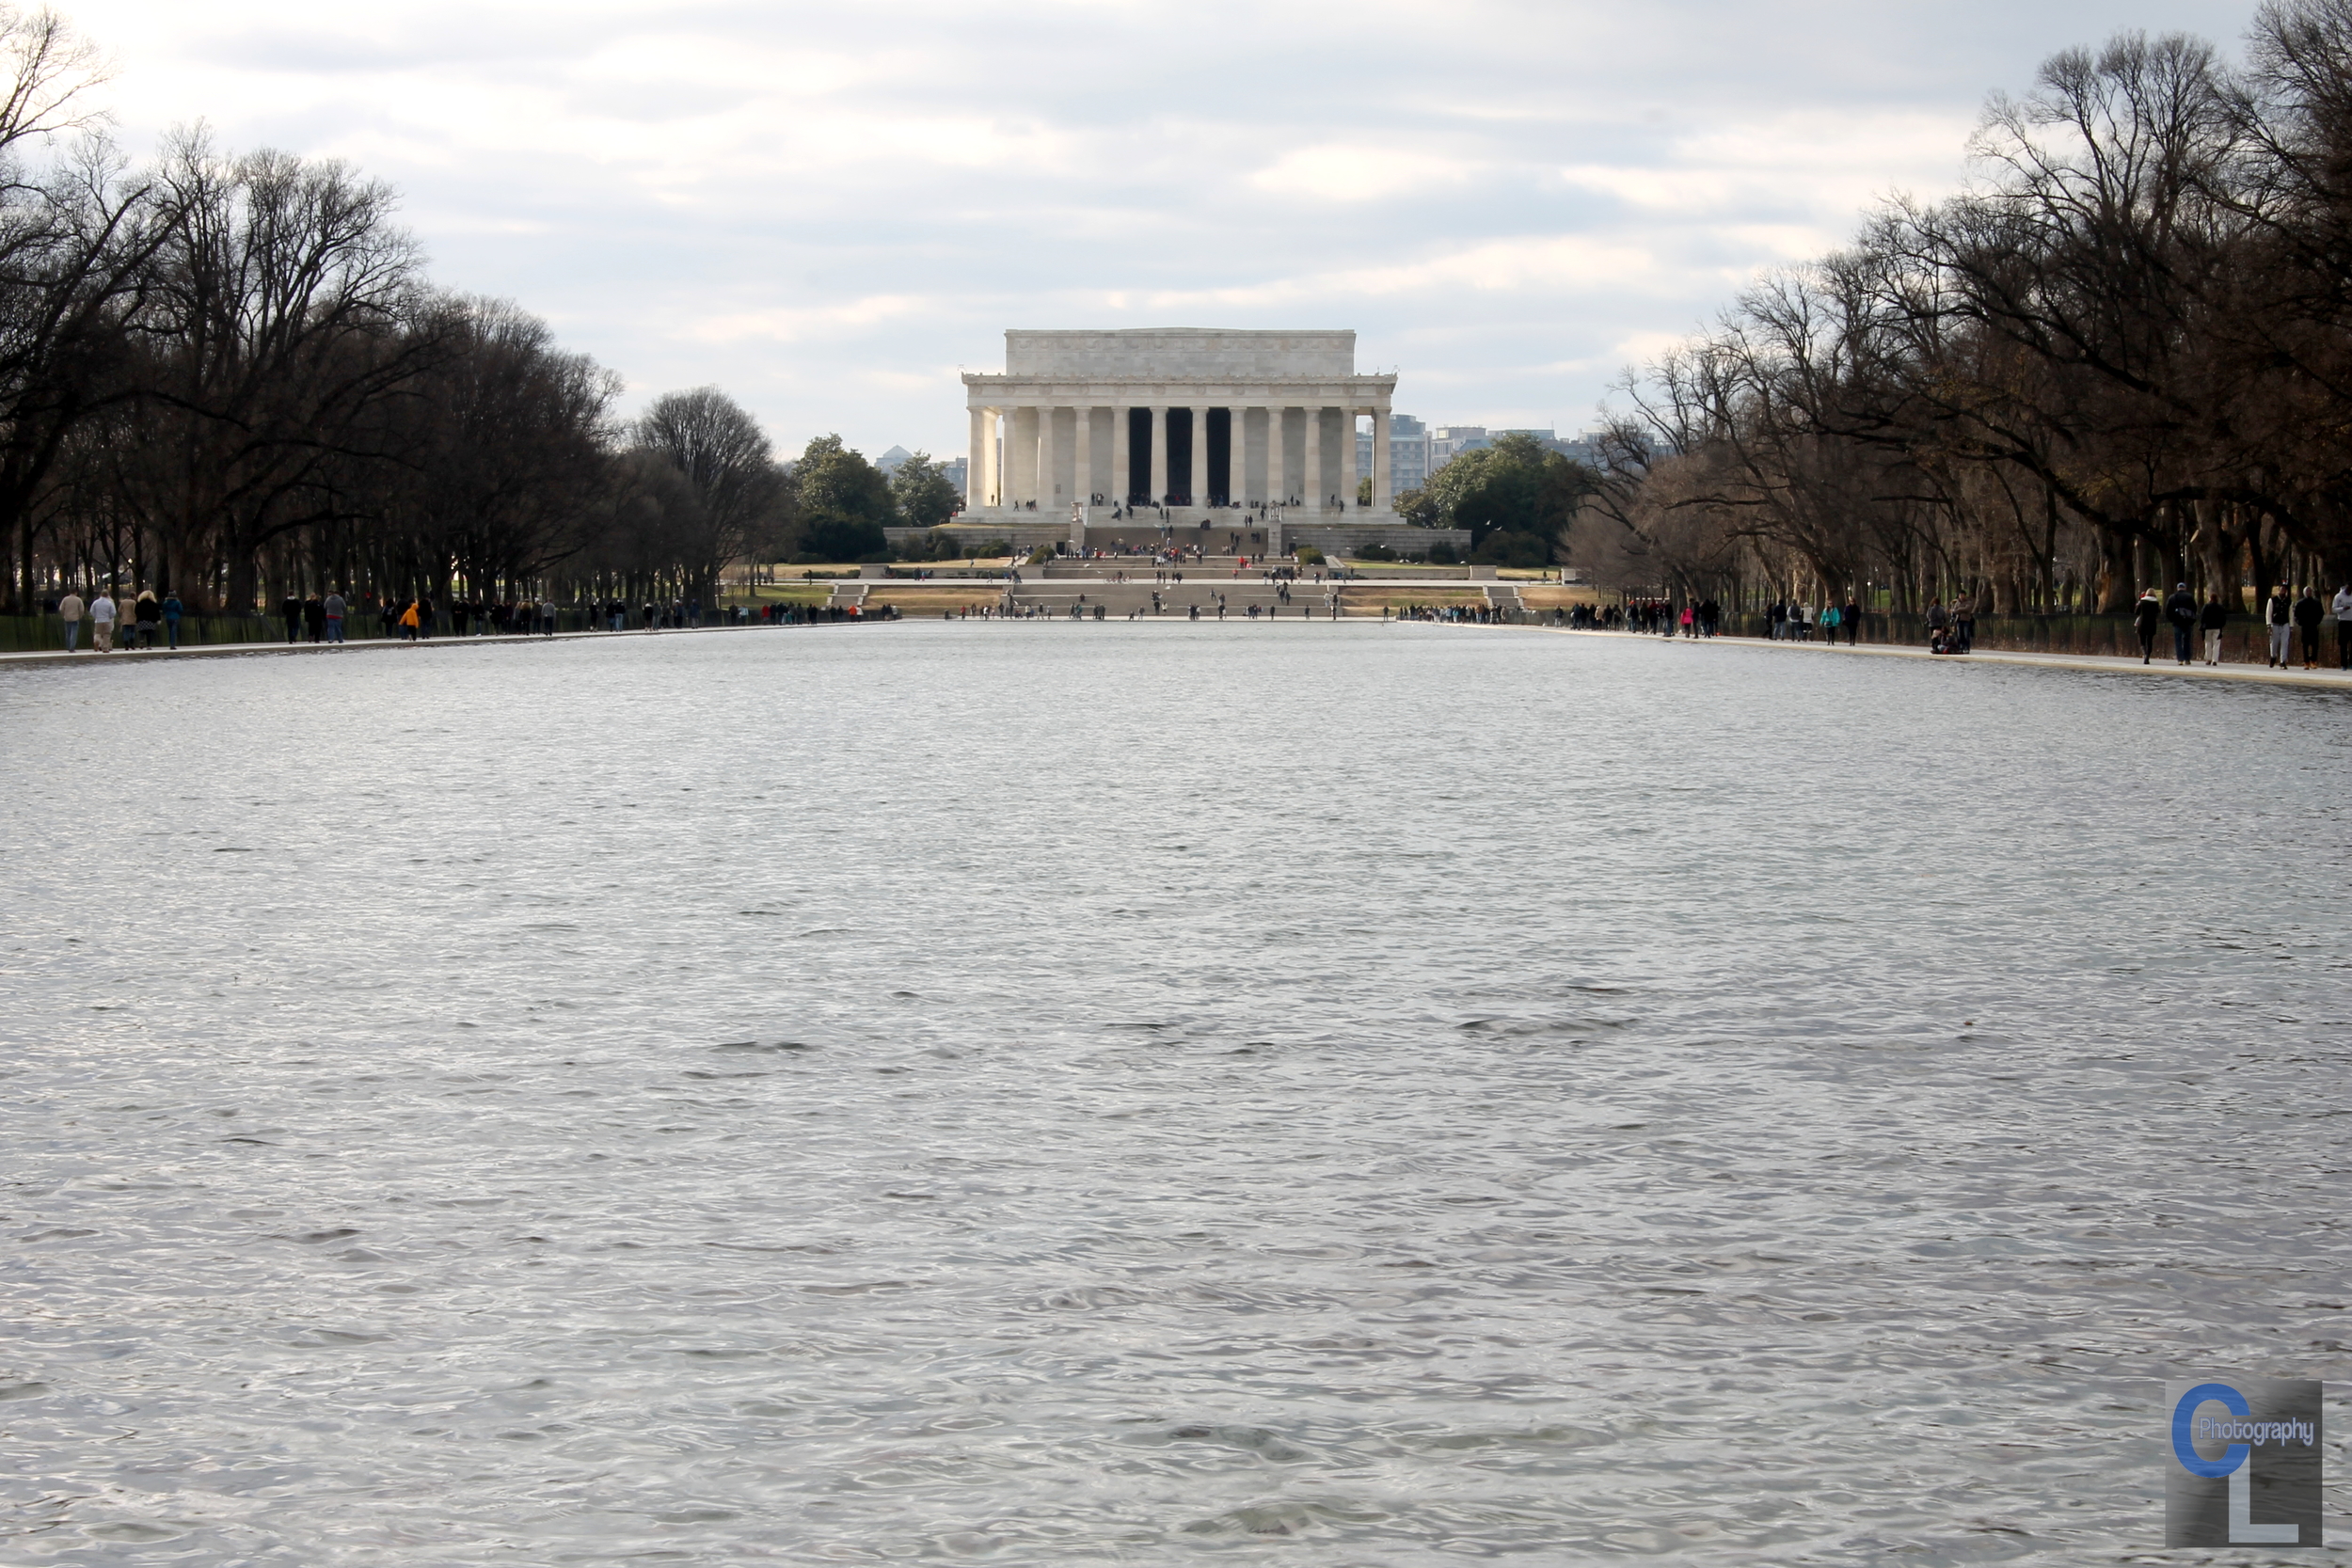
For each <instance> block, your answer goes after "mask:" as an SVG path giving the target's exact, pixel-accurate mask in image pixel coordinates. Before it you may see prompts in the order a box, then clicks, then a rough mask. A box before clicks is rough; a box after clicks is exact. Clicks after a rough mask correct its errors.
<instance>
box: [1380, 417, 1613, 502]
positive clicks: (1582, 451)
mask: <svg viewBox="0 0 2352 1568" xmlns="http://www.w3.org/2000/svg"><path fill="white" fill-rule="evenodd" d="M1503 436H1534V438H1535V442H1536V444H1537V445H1539V446H1541V447H1542V448H1543V449H1544V450H1545V451H1556V452H1558V453H1559V454H1560V455H1561V456H1563V457H1565V458H1569V459H1571V460H1573V461H1575V462H1578V463H1582V464H1584V465H1586V466H1587V467H1594V468H1597V467H1600V466H1601V433H1600V432H1599V431H1597V430H1587V431H1584V432H1582V433H1581V434H1580V435H1577V436H1562V435H1560V434H1559V433H1558V432H1556V431H1554V430H1551V429H1549V428H1541V429H1538V428H1535V427H1532V426H1529V427H1521V428H1518V429H1503V428H1502V427H1499V426H1498V427H1496V428H1493V429H1489V428H1487V427H1486V425H1483V424H1448V425H1438V426H1437V427H1436V428H1434V429H1433V430H1431V431H1430V432H1429V436H1428V443H1429V469H1428V471H1429V472H1430V473H1433V474H1434V473H1436V472H1437V471H1438V469H1439V468H1442V467H1445V466H1446V465H1447V464H1448V463H1451V462H1453V461H1454V459H1455V458H1457V457H1459V456H1461V455H1462V454H1463V453H1464V452H1466V451H1479V450H1481V449H1482V448H1486V447H1491V446H1493V445H1494V444H1495V442H1497V441H1498V440H1501V439H1502V437H1503ZM1399 488H1402V485H1400V486H1399Z"/></svg>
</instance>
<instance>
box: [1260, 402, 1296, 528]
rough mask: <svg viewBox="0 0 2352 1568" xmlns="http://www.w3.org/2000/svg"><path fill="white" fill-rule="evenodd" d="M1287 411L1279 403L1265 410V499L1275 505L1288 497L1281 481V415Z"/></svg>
mask: <svg viewBox="0 0 2352 1568" xmlns="http://www.w3.org/2000/svg"><path fill="white" fill-rule="evenodd" d="M1289 412H1290V410H1289V409H1287V408H1283V407H1280V406H1279V405H1278V406H1276V407H1273V408H1269V409H1267V410H1266V411H1265V499H1267V500H1269V501H1271V502H1272V503H1274V504H1275V505H1276V506H1279V505H1281V504H1282V503H1283V502H1284V501H1286V500H1288V499H1290V490H1289V488H1288V486H1286V485H1285V484H1284V483H1282V416H1283V415H1285V414H1287V413H1289Z"/></svg>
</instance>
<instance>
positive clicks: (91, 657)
mask: <svg viewBox="0 0 2352 1568" xmlns="http://www.w3.org/2000/svg"><path fill="white" fill-rule="evenodd" d="M1142 586H1143V588H1144V590H1145V592H1146V594H1149V592H1150V589H1151V585H1150V584H1148V583H1147V584H1144V585H1142ZM1184 586H1185V587H1187V588H1189V587H1192V586H1193V585H1192V584H1191V583H1186V584H1184ZM1300 619H1302V620H1307V619H1310V617H1307V616H1301V617H1300ZM1317 619H1319V617H1318V618H1317ZM1348 619H1349V620H1350V621H1352V622H1354V623H1356V624H1358V625H1361V624H1362V623H1363V621H1364V620H1365V619H1367V618H1366V617H1362V616H1351V617H1349V618H1348ZM827 624H831V623H827ZM839 624H840V625H842V626H854V625H856V623H855V622H850V621H844V622H841V623H839ZM1391 624H1392V625H1395V626H1433V627H1434V626H1462V625H1469V626H1476V625H1477V623H1456V622H1446V621H1428V622H1422V621H1396V622H1393V623H1391ZM788 629H791V628H788V627H776V626H756V625H755V626H677V627H670V628H664V629H661V630H655V631H644V630H639V631H563V632H557V633H556V634H555V635H554V636H553V637H528V636H517V635H508V636H503V637H432V638H426V639H424V640H422V641H416V642H407V641H401V640H400V639H398V638H380V637H371V638H365V639H362V640H360V641H355V642H213V643H207V644H205V645H203V646H200V647H185V648H181V649H178V650H176V651H175V650H172V649H169V648H140V649H135V650H134V649H119V650H117V651H116V652H115V653H112V654H107V655H103V656H100V655H95V654H92V653H91V652H90V651H89V650H88V649H87V648H85V649H83V650H82V651H81V652H80V653H74V654H69V653H67V652H66V651H65V650H64V649H62V648H53V649H49V650H46V651H43V652H36V653H7V654H0V665H15V664H58V663H65V662H75V663H82V664H92V665H97V664H104V665H116V664H122V665H129V664H144V663H150V662H152V661H155V660H160V659H174V658H242V657H252V656H256V655H262V654H313V655H316V654H329V653H335V652H338V651H340V650H344V649H359V648H471V647H479V646H482V645H484V644H485V643H493V642H564V641H580V640H581V639H585V638H622V637H707V636H711V635H713V634H715V633H720V632H743V631H776V630H788ZM1480 629H1484V630H1490V631H1545V632H1549V633H1551V634H1552V635H1553V636H1556V637H1622V638H1637V639H1641V640H1643V641H1652V642H1664V643H1673V644H1680V643H1690V644H1692V645H1693V646H1696V645H1701V644H1729V645H1731V646H1734V647H1741V648H1771V649H1773V650H1775V651H1785V652H1788V653H1792V654H1816V655H1831V654H1835V655H1837V656H1839V657H1844V656H1848V655H1853V654H1860V655H1862V656H1863V657H1870V658H1928V659H1934V660H1935V661H1936V662H1938V663H1940V664H2021V665H2026V666H2031V667H2038V668H2041V669H2045V670H2095V671H2099V672H2102V673H2107V674H2117V675H2169V676H2172V677H2175V678H2178V679H2194V680H2208V681H2215V680H2217V681H2238V682H2241V683H2249V684H2253V685H2258V686H2310V687H2319V688H2323V689H2331V690H2336V691H2352V672H2344V671H2340V670H2326V669H2321V670H2273V669H2269V668H2267V667H2265V666H2258V665H2252V664H2223V665H2219V666H2217V667H2216V668H2213V669H2207V668H2206V667H2205V666H2204V665H2202V664H2190V665H2180V664H2175V663H2174V662H2172V660H2171V659H2170V658H2169V657H2167V658H2159V659H2157V660H2156V661H2155V662H2154V663H2153V664H2142V663H2140V662H2139V661H2138V660H2137V659H2136V658H2116V657H2105V656H2101V655H2097V654H2032V653H2012V652H2009V651H2007V650H2004V649H1982V650H1979V652H1976V653H1973V654H1931V653H1930V652H1928V651H1927V650H1926V649H1925V648H1914V647H1909V646H1898V645H1896V644H1893V643H1886V642H1865V643H1861V644H1859V645H1852V644H1848V643H1842V642H1841V643H1836V644H1835V645H1833V644H1830V643H1826V642H1775V641H1771V640H1770V639H1769V638H1762V637H1711V638H1701V639H1697V640H1695V641H1694V640H1693V639H1691V638H1687V637H1660V636H1658V635H1656V634H1655V633H1651V632H1633V631H1581V630H1572V629H1570V628H1568V627H1565V626H1494V625H1488V626H1483V627H1480Z"/></svg>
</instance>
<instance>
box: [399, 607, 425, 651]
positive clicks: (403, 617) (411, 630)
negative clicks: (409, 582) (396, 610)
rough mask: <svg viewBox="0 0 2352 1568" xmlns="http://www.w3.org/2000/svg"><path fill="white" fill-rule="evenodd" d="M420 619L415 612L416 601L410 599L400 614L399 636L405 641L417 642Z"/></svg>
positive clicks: (416, 611)
mask: <svg viewBox="0 0 2352 1568" xmlns="http://www.w3.org/2000/svg"><path fill="white" fill-rule="evenodd" d="M420 620H421V616H420V615H419V614H418V610H417V601H416V600H415V599H410V600H409V601H408V608H407V609H406V610H402V611H401V612H400V635H401V636H402V637H403V638H405V640H406V641H411V642H414V641H416V640H417V626H418V623H419V622H420Z"/></svg>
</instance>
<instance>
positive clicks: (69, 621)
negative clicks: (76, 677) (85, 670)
mask: <svg viewBox="0 0 2352 1568" xmlns="http://www.w3.org/2000/svg"><path fill="white" fill-rule="evenodd" d="M88 608H89V607H88V606H87V605H85V604H84V603H83V602H82V595H81V594H76V593H74V592H73V591H72V589H68V590H67V591H66V595H65V597H64V598H62V599H59V600H58V601H57V619H58V620H60V621H63V622H64V623H65V651H66V652H67V653H75V652H78V651H79V650H78V648H77V647H76V644H77V643H79V642H80V641H82V611H83V610H87V609H88Z"/></svg>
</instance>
